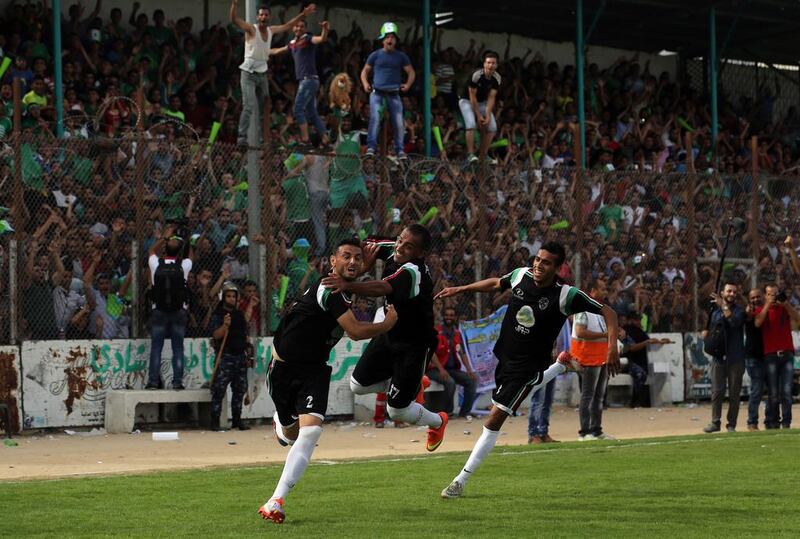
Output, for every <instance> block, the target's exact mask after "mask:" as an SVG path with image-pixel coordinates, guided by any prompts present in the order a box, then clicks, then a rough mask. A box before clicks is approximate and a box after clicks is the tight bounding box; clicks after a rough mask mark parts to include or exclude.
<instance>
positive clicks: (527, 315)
mask: <svg viewBox="0 0 800 539" xmlns="http://www.w3.org/2000/svg"><path fill="white" fill-rule="evenodd" d="M517 323H518V324H519V325H520V326H522V327H525V328H530V327H533V325H534V324H535V323H536V317H534V316H533V309H531V306H530V305H523V306H522V308H521V309H520V310H519V311H517Z"/></svg>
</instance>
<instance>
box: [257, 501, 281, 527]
mask: <svg viewBox="0 0 800 539" xmlns="http://www.w3.org/2000/svg"><path fill="white" fill-rule="evenodd" d="M258 514H259V515H261V517H262V518H263V519H264V520H271V521H272V522H274V523H275V524H280V523H282V522H283V521H284V519H285V518H286V512H285V511H284V510H283V498H274V499H272V500H270V501H268V502H267V503H265V504H264V505H262V506H261V508H259V510H258Z"/></svg>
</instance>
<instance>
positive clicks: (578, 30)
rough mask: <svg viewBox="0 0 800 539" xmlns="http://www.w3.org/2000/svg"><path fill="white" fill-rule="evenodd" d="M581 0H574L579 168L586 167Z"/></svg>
mask: <svg viewBox="0 0 800 539" xmlns="http://www.w3.org/2000/svg"><path fill="white" fill-rule="evenodd" d="M583 46H584V43H583V0H575V71H576V72H577V79H578V88H577V92H578V129H579V137H578V138H579V140H580V148H581V155H580V156H577V155H576V156H575V162H576V163H577V164H578V166H579V167H580V168H581V170H583V169H585V168H586V111H585V104H584V95H583V94H584V73H583Z"/></svg>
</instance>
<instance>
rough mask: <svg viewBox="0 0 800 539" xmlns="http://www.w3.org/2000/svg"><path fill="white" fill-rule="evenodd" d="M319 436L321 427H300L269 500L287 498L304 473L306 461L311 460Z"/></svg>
mask: <svg viewBox="0 0 800 539" xmlns="http://www.w3.org/2000/svg"><path fill="white" fill-rule="evenodd" d="M321 434H322V427H319V426H316V425H315V426H313V427H300V435H299V436H298V437H297V440H296V441H295V443H294V445H293V446H292V449H290V450H289V454H288V455H287V456H286V464H284V465H283V473H282V474H281V478H280V479H279V480H278V486H277V487H275V492H274V493H273V494H272V498H270V499H275V498H285V497H286V496H288V494H289V491H290V490H292V488H294V486H295V484H296V483H297V482H298V481H299V480H300V478H301V477H302V476H303V472H305V471H306V468H307V467H308V461H310V460H311V454H312V453H313V452H314V447H316V445H317V441H319V437H320V435H321Z"/></svg>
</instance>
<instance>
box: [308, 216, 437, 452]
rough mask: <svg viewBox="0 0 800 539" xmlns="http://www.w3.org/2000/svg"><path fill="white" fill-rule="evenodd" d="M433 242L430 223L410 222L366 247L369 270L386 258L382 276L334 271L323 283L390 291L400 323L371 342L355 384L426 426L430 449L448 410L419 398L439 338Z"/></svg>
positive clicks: (361, 292) (362, 291)
mask: <svg viewBox="0 0 800 539" xmlns="http://www.w3.org/2000/svg"><path fill="white" fill-rule="evenodd" d="M430 244H431V235H430V232H428V229H427V228H425V227H424V226H422V225H418V224H413V225H410V226H408V227H406V228H404V229H403V231H402V232H401V233H400V236H398V238H397V241H396V242H392V241H389V242H368V243H367V245H366V246H365V247H364V267H365V271H369V269H370V268H371V267H372V265H373V264H374V263H375V260H376V259H378V258H380V259H382V260H385V261H386V265H385V267H384V270H383V279H382V280H380V281H366V282H355V281H348V280H345V279H343V278H342V277H341V276H339V275H331V276H329V277H326V278H325V279H323V280H322V284H323V286H327V287H331V289H332V290H333V291H340V290H341V291H346V292H352V293H353V294H356V295H358V296H371V297H378V296H386V299H387V302H388V303H389V304H390V305H393V306H394V308H395V309H397V315H398V316H399V321H398V323H397V325H396V326H395V327H394V328H392V329H391V330H390V331H389V332H388V333H386V334H384V335H381V336H379V337H377V338H375V339H372V341H370V343H369V344H368V345H367V348H366V350H364V353H363V355H362V356H361V359H359V360H358V363H357V364H356V367H355V369H353V375H352V377H351V378H350V389H351V390H352V391H353V393H355V394H357V395H365V394H367V393H380V392H386V393H387V394H388V398H387V402H386V405H387V406H386V411H387V412H388V413H389V417H391V418H392V419H393V420H395V421H404V422H406V423H411V424H412V425H427V426H428V436H427V441H426V448H427V449H428V451H435V450H436V449H437V448H438V447H439V446H440V445H441V443H442V440H443V438H444V430H445V427H446V426H447V414H446V413H444V412H440V413H438V414H435V413H433V412H431V411H429V410H427V409H425V407H423V406H422V405H421V404H419V403H418V402H415V397H416V396H417V393H418V391H419V387H420V382H421V380H422V375H423V373H424V372H425V368H426V366H427V362H428V357H429V354H430V353H431V352H432V351H433V350H435V343H436V342H437V338H436V335H437V334H436V331H435V330H434V329H433V282H432V281H431V277H430V275H429V274H428V269H427V267H426V265H425V260H424V256H425V254H426V253H427V252H428V249H429V248H430Z"/></svg>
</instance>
